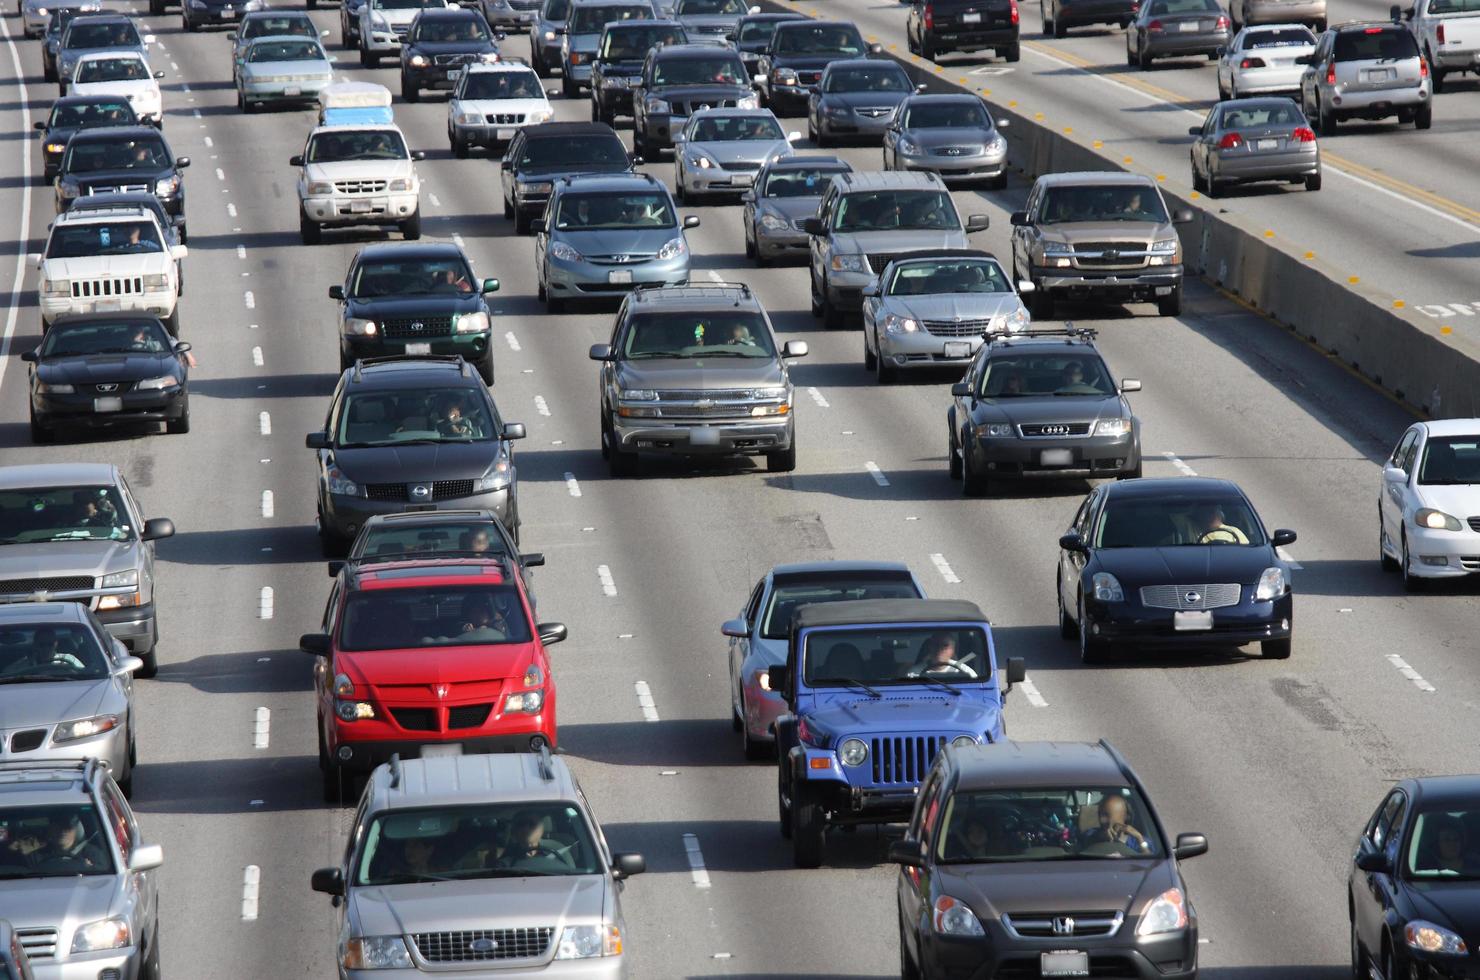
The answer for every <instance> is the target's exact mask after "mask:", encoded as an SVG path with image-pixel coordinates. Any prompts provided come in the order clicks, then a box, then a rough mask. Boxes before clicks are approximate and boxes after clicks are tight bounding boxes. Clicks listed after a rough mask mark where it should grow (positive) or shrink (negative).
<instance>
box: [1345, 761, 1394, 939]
mask: <svg viewBox="0 0 1480 980" xmlns="http://www.w3.org/2000/svg"><path fill="white" fill-rule="evenodd" d="M1407 811H1408V794H1407V793H1405V792H1404V791H1403V790H1402V789H1394V790H1393V791H1392V792H1390V793H1389V794H1388V795H1387V797H1386V798H1385V799H1384V800H1383V801H1382V805H1381V806H1379V807H1378V808H1377V811H1376V812H1375V813H1373V815H1372V819H1371V820H1369V821H1368V822H1367V828H1366V830H1364V831H1363V833H1362V838H1361V840H1360V841H1359V842H1358V845H1357V847H1358V853H1361V852H1362V851H1377V852H1379V853H1382V854H1384V855H1385V856H1388V857H1389V862H1388V868H1387V870H1386V871H1363V870H1361V869H1360V868H1356V867H1354V868H1353V869H1352V883H1353V887H1352V914H1353V925H1354V927H1355V928H1356V930H1357V938H1358V939H1359V940H1361V943H1362V945H1363V946H1365V947H1366V948H1367V951H1368V952H1369V953H1373V954H1374V955H1375V954H1376V952H1377V951H1378V950H1380V949H1381V948H1382V933H1383V928H1384V926H1385V912H1386V909H1388V908H1389V907H1390V906H1391V905H1392V896H1393V887H1394V881H1393V875H1392V874H1391V872H1392V871H1393V870H1394V868H1395V866H1396V864H1397V860H1398V843H1399V842H1400V841H1401V840H1402V839H1403V836H1402V831H1403V826H1404V823H1405V821H1406V817H1407Z"/></svg>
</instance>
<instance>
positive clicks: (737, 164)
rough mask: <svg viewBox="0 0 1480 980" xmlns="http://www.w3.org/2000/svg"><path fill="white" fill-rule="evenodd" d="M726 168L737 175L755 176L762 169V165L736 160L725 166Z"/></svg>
mask: <svg viewBox="0 0 1480 980" xmlns="http://www.w3.org/2000/svg"><path fill="white" fill-rule="evenodd" d="M724 168H725V169H726V170H733V171H735V172H737V173H749V174H753V173H755V172H756V171H757V170H760V169H761V165H760V164H759V163H752V162H751V161H749V160H735V161H732V162H730V163H727V164H724Z"/></svg>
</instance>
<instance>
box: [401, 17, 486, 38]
mask: <svg viewBox="0 0 1480 980" xmlns="http://www.w3.org/2000/svg"><path fill="white" fill-rule="evenodd" d="M482 19H483V18H482V17H481V16H478V17H436V18H432V19H427V18H423V19H422V21H421V23H420V24H419V25H418V26H417V28H416V38H415V39H416V40H418V41H432V42H454V41H486V40H488V31H486V30H484V28H483V24H482V23H481V21H482Z"/></svg>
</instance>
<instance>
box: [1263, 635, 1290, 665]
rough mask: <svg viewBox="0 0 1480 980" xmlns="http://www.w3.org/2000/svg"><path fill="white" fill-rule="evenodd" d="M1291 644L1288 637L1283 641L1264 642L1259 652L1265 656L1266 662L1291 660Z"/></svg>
mask: <svg viewBox="0 0 1480 980" xmlns="http://www.w3.org/2000/svg"><path fill="white" fill-rule="evenodd" d="M1290 643H1291V640H1290V639H1289V638H1288V637H1287V638H1285V639H1283V640H1264V641H1262V642H1261V643H1260V644H1259V652H1260V653H1262V654H1263V655H1264V659H1265V660H1289V659H1290Z"/></svg>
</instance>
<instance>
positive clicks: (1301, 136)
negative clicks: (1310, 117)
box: [1290, 126, 1316, 143]
mask: <svg viewBox="0 0 1480 980" xmlns="http://www.w3.org/2000/svg"><path fill="white" fill-rule="evenodd" d="M1290 138H1291V139H1293V140H1296V141H1298V142H1301V143H1314V142H1315V141H1316V134H1315V132H1314V131H1313V130H1310V129H1307V128H1306V127H1304V126H1301V127H1300V128H1299V129H1297V130H1295V132H1293V133H1291V134H1290Z"/></svg>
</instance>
